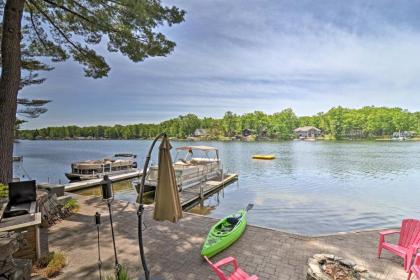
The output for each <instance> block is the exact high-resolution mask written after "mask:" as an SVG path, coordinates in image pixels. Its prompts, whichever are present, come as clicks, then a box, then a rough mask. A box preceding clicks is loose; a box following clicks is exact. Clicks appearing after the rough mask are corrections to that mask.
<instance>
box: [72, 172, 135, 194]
mask: <svg viewBox="0 0 420 280" xmlns="http://www.w3.org/2000/svg"><path fill="white" fill-rule="evenodd" d="M142 173H143V172H141V171H139V170H136V171H133V172H129V173H123V174H118V175H112V176H109V179H110V180H111V181H112V182H119V181H124V180H129V179H133V178H137V177H140V176H141V174H142ZM101 181H102V178H99V179H92V180H86V181H79V182H72V183H67V184H64V190H65V191H66V192H71V191H77V190H81V189H86V188H90V187H94V186H98V185H99V184H100V183H101Z"/></svg>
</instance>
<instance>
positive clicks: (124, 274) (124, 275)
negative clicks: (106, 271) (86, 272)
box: [105, 265, 131, 280]
mask: <svg viewBox="0 0 420 280" xmlns="http://www.w3.org/2000/svg"><path fill="white" fill-rule="evenodd" d="M105 279H106V280H130V279H131V278H130V276H129V275H128V271H127V268H126V267H125V266H124V265H122V266H121V269H120V274H119V277H116V276H115V275H108V276H107V277H106V278H105Z"/></svg>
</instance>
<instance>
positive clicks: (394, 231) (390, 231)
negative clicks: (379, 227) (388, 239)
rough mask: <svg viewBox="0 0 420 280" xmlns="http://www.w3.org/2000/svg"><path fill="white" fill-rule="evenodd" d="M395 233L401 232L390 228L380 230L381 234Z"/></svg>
mask: <svg viewBox="0 0 420 280" xmlns="http://www.w3.org/2000/svg"><path fill="white" fill-rule="evenodd" d="M395 233H400V231H399V230H393V229H390V230H384V231H381V232H379V234H380V235H388V234H395Z"/></svg>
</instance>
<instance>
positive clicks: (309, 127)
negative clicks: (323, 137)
mask: <svg viewBox="0 0 420 280" xmlns="http://www.w3.org/2000/svg"><path fill="white" fill-rule="evenodd" d="M310 130H316V131H321V129H319V128H316V127H315V126H302V127H298V128H296V129H295V130H294V132H307V131H310Z"/></svg>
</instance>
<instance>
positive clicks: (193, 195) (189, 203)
mask: <svg viewBox="0 0 420 280" xmlns="http://www.w3.org/2000/svg"><path fill="white" fill-rule="evenodd" d="M236 180H238V175H237V174H225V176H224V177H223V178H216V180H211V181H207V182H205V183H203V184H202V185H196V186H193V187H190V188H187V189H185V190H182V191H181V192H180V193H179V198H180V200H181V205H182V209H183V210H184V211H185V210H188V209H190V208H192V207H193V206H194V205H196V204H197V203H198V202H199V201H200V200H201V190H200V189H201V187H202V188H203V192H202V196H203V197H202V198H203V199H205V198H207V197H209V196H211V195H212V194H214V193H216V192H218V191H220V190H221V189H223V188H224V187H225V186H226V185H228V184H230V183H232V182H234V181H236Z"/></svg>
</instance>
